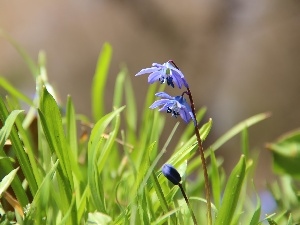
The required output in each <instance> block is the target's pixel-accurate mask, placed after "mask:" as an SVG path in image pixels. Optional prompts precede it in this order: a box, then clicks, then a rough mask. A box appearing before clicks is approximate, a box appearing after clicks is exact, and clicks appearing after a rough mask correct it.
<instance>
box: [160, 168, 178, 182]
mask: <svg viewBox="0 0 300 225" xmlns="http://www.w3.org/2000/svg"><path fill="white" fill-rule="evenodd" d="M162 173H163V175H164V176H165V177H166V178H167V179H168V180H169V181H171V182H172V183H173V184H174V185H178V184H179V182H180V181H181V177H180V174H179V173H178V171H177V170H176V169H175V168H174V167H173V166H172V165H170V164H165V165H163V167H162Z"/></svg>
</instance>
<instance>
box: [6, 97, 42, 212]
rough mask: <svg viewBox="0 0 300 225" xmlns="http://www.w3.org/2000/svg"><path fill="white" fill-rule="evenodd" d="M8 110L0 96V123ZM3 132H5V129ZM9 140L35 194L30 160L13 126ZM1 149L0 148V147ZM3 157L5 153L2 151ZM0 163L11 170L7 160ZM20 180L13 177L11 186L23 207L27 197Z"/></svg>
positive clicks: (35, 187)
mask: <svg viewBox="0 0 300 225" xmlns="http://www.w3.org/2000/svg"><path fill="white" fill-rule="evenodd" d="M8 114H9V113H8V110H7V108H6V106H5V103H4V101H3V99H2V98H0V119H1V121H2V123H4V122H5V120H6V119H7V118H8ZM4 133H7V131H5V132H4ZM10 140H11V142H12V147H13V150H14V153H15V154H16V156H17V159H18V162H19V164H20V167H21V169H22V172H23V174H24V176H25V178H26V179H27V181H28V184H29V188H30V191H31V193H32V194H35V193H36V191H37V188H38V187H37V183H36V180H35V178H34V175H33V171H32V167H31V165H30V162H29V160H28V156H27V154H26V152H25V151H24V148H23V145H22V142H21V140H20V137H19V135H18V132H17V130H16V128H15V127H12V129H11V132H10ZM1 149H2V148H1ZM2 156H3V157H5V156H6V155H5V154H4V153H3V154H2ZM1 164H2V165H3V169H4V170H5V171H6V172H7V173H8V172H9V171H11V170H13V167H12V165H11V163H9V161H7V160H2V162H1ZM19 184H20V180H18V179H15V180H14V181H13V183H12V187H13V189H14V191H15V193H16V195H17V198H18V200H19V201H20V203H21V205H22V206H23V207H25V205H26V204H27V203H28V198H27V196H26V194H25V193H24V190H23V188H22V187H21V185H20V186H19Z"/></svg>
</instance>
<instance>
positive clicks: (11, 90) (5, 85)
mask: <svg viewBox="0 0 300 225" xmlns="http://www.w3.org/2000/svg"><path fill="white" fill-rule="evenodd" d="M0 86H1V87H2V88H3V89H5V90H6V91H7V92H8V93H9V94H11V95H12V96H13V97H15V98H17V99H20V100H22V101H23V102H26V103H27V104H28V105H30V106H33V105H34V103H33V101H32V100H31V99H30V98H28V97H27V96H26V95H24V94H23V93H22V92H20V91H19V90H17V89H16V88H15V87H14V86H12V85H11V84H10V83H9V82H8V81H7V80H6V79H5V78H4V77H0Z"/></svg>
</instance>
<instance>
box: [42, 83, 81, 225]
mask: <svg viewBox="0 0 300 225" xmlns="http://www.w3.org/2000/svg"><path fill="white" fill-rule="evenodd" d="M38 113H39V118H40V121H41V124H42V127H43V131H44V134H45V137H46V139H47V143H48V145H49V147H50V149H51V152H52V153H55V154H56V156H57V157H58V159H59V162H60V163H59V165H58V174H59V177H58V185H59V188H60V196H61V198H62V199H61V201H60V202H62V204H61V206H60V207H61V210H62V212H63V214H64V215H65V214H66V213H67V212H68V210H69V208H70V204H71V201H72V199H73V191H74V181H73V172H74V173H75V174H78V173H79V172H78V171H79V168H78V164H77V163H76V162H75V159H74V158H75V157H74V156H73V152H72V151H71V150H70V146H69V145H68V143H67V140H66V136H65V134H64V129H63V126H62V118H61V114H60V109H59V106H58V105H57V103H56V101H55V99H54V98H53V96H52V95H51V94H50V93H49V92H48V91H47V89H46V88H44V89H43V92H42V96H41V99H40V109H38ZM76 213H77V211H76V210H72V215H71V216H70V219H71V220H73V223H76V222H77V215H76ZM75 219H76V220H75Z"/></svg>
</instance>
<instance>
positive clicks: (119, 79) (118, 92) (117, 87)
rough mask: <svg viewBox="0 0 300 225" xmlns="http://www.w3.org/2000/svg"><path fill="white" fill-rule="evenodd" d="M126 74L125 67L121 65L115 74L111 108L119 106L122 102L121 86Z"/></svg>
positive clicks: (122, 86)
mask: <svg viewBox="0 0 300 225" xmlns="http://www.w3.org/2000/svg"><path fill="white" fill-rule="evenodd" d="M126 74H127V69H126V68H125V67H123V68H122V69H121V71H120V72H119V74H118V75H117V79H116V83H115V88H114V90H115V92H114V99H113V109H115V108H120V107H121V104H122V98H123V88H124V80H125V77H126Z"/></svg>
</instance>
